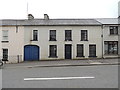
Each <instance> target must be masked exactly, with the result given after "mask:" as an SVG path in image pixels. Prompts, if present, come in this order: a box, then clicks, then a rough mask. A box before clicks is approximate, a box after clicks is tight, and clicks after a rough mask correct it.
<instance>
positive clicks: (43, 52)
mask: <svg viewBox="0 0 120 90" xmlns="http://www.w3.org/2000/svg"><path fill="white" fill-rule="evenodd" d="M111 20H112V21H115V23H114V22H112V21H111ZM116 20H118V19H117V18H115V19H114V18H110V19H109V18H108V19H50V18H49V16H48V15H47V14H44V19H35V18H34V16H33V15H31V14H29V15H28V19H24V20H5V19H4V20H2V23H1V24H0V27H1V29H0V34H1V42H0V43H1V45H2V46H0V52H1V53H0V56H1V58H2V59H4V60H6V59H7V60H8V61H7V62H9V63H16V62H21V61H32V60H64V59H73V60H74V59H78V60H79V59H88V58H112V57H118V23H117V22H116ZM110 21H111V22H110ZM106 22H107V23H106ZM108 22H109V23H108Z"/></svg>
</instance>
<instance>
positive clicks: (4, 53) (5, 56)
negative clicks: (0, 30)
mask: <svg viewBox="0 0 120 90" xmlns="http://www.w3.org/2000/svg"><path fill="white" fill-rule="evenodd" d="M3 59H5V60H7V59H8V49H3Z"/></svg>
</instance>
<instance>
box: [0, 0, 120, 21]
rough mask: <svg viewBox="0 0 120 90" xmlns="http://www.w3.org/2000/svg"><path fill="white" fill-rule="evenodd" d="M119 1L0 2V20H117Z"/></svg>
mask: <svg viewBox="0 0 120 90" xmlns="http://www.w3.org/2000/svg"><path fill="white" fill-rule="evenodd" d="M119 1H120V0H0V19H26V18H27V3H28V13H30V14H33V15H34V17H35V18H43V14H48V15H49V17H50V18H117V17H118V2H119Z"/></svg>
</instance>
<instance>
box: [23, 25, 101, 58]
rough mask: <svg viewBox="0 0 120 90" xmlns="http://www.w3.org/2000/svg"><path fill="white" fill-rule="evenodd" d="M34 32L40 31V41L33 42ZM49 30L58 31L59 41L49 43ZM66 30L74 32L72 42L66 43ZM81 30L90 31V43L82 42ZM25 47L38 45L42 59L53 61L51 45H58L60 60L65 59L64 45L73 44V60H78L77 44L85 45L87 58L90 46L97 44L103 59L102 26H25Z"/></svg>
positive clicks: (99, 54)
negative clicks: (50, 55)
mask: <svg viewBox="0 0 120 90" xmlns="http://www.w3.org/2000/svg"><path fill="white" fill-rule="evenodd" d="M32 30H39V40H38V41H30V40H32ZM49 30H56V39H57V41H49ZM65 30H72V41H68V42H66V41H65ZM80 30H88V41H80V40H81V39H80V38H81V34H80ZM24 31H25V32H24V37H25V38H24V39H25V41H24V45H29V44H32V45H38V46H39V47H40V59H41V60H45V59H53V58H48V56H49V45H57V55H58V58H55V59H64V58H65V57H64V45H65V44H72V59H79V58H76V55H77V51H76V48H77V47H76V45H77V44H84V50H85V51H84V55H85V58H88V56H89V44H96V48H97V50H96V52H97V56H98V58H101V57H102V43H101V42H102V39H101V35H102V29H101V26H25V30H24Z"/></svg>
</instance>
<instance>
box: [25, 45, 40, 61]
mask: <svg viewBox="0 0 120 90" xmlns="http://www.w3.org/2000/svg"><path fill="white" fill-rule="evenodd" d="M24 60H25V61H33V60H39V46H36V45H26V46H25V47H24Z"/></svg>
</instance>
